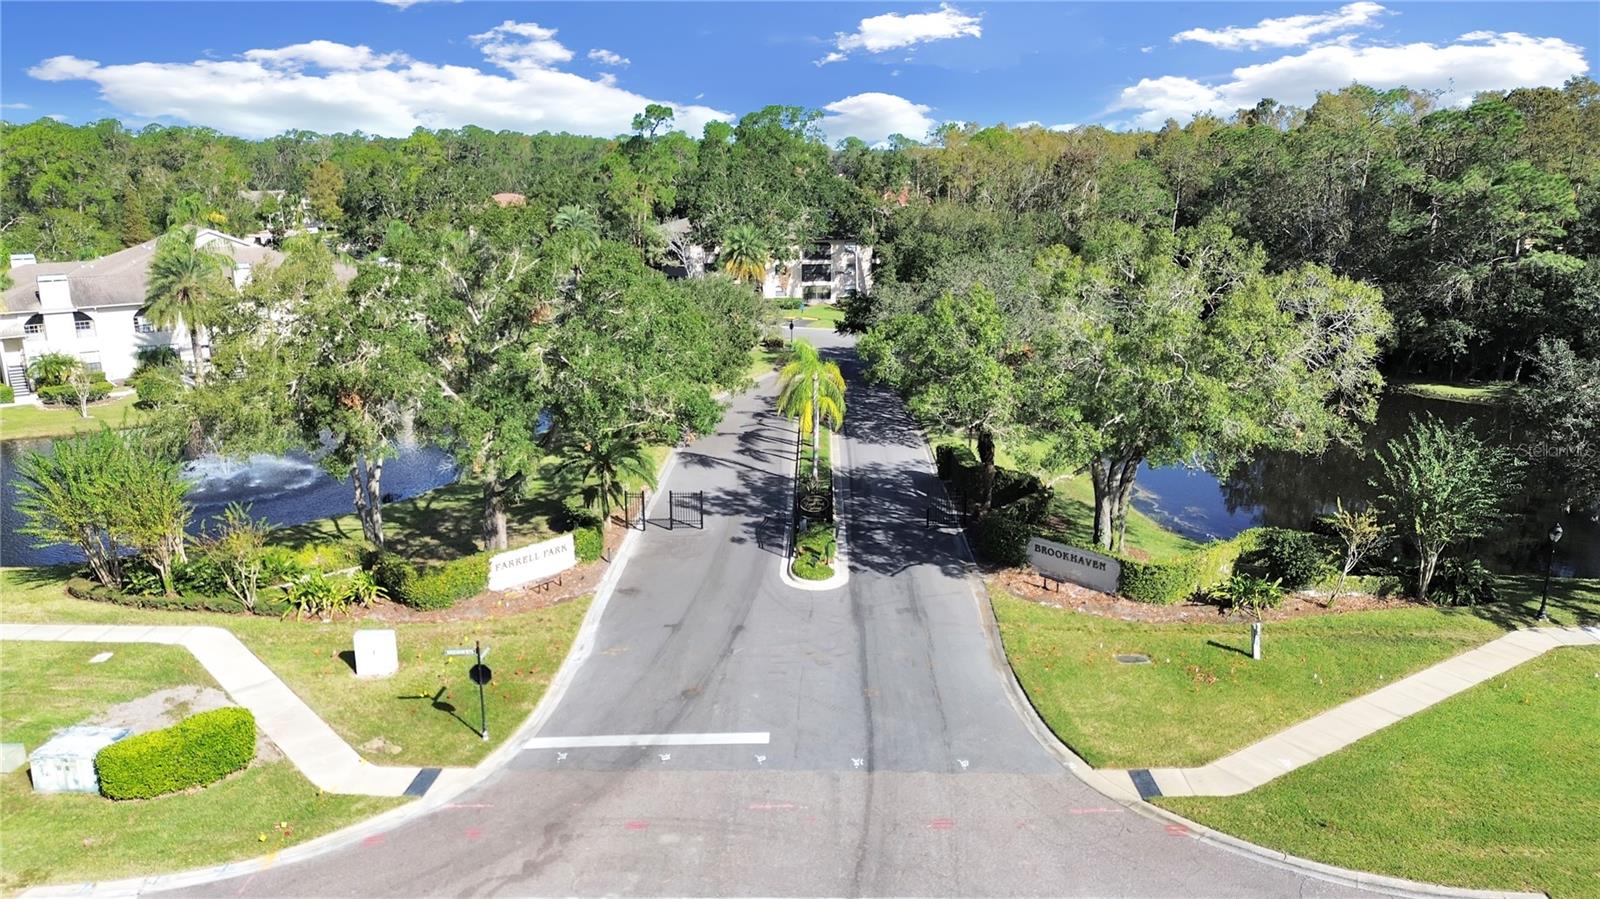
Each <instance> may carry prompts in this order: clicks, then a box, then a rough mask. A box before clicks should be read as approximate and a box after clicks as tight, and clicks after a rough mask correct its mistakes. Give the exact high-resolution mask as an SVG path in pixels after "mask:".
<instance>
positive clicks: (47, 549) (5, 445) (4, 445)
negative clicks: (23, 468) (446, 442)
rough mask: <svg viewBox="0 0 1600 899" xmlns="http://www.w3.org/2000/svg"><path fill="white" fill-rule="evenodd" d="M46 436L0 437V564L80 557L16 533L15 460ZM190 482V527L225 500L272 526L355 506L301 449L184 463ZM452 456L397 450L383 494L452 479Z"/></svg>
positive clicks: (344, 487) (393, 495)
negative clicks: (33, 438) (245, 506)
mask: <svg viewBox="0 0 1600 899" xmlns="http://www.w3.org/2000/svg"><path fill="white" fill-rule="evenodd" d="M51 445H52V441H49V440H0V565H53V564H59V563H62V562H74V561H78V560H81V559H82V558H83V555H82V553H80V552H78V550H77V549H75V548H73V547H71V546H65V545H55V546H44V547H40V546H35V545H34V542H33V538H31V537H27V536H24V535H22V534H19V533H18V532H17V529H18V528H19V527H21V526H22V524H23V515H22V513H21V512H20V511H19V510H18V509H17V487H16V484H15V483H13V481H14V479H15V472H16V466H17V463H18V461H19V460H20V459H21V458H22V455H23V453H24V452H25V451H27V450H38V451H40V452H48V451H49V449H50V447H51ZM185 469H186V471H187V473H188V477H189V479H190V481H191V482H192V483H193V485H194V486H193V488H192V489H191V490H190V491H189V502H190V504H191V505H193V506H194V519H193V521H192V522H191V524H190V532H191V533H192V532H195V531H197V530H198V529H199V528H200V527H201V526H202V525H203V524H204V523H205V522H207V521H209V520H211V519H212V518H214V517H216V516H217V515H219V514H221V512H222V510H223V509H225V508H226V507H227V506H228V504H229V503H234V502H238V503H245V504H248V505H249V506H250V512H251V514H252V515H254V516H255V517H256V518H265V519H266V520H267V521H269V522H271V523H273V524H275V525H286V526H287V525H297V524H305V523H306V522H308V521H316V520H317V519H319V518H328V517H331V516H334V515H344V514H348V513H350V512H353V511H355V498H354V496H353V493H352V487H351V485H350V479H349V478H348V477H346V478H342V479H335V478H334V477H332V476H330V475H329V474H328V473H327V472H325V471H323V470H322V469H321V468H319V467H318V466H317V464H316V463H315V462H313V461H312V460H311V458H310V457H309V456H307V455H306V454H304V453H295V454H290V455H286V456H264V455H263V456H252V457H251V458H249V459H247V460H233V459H225V458H221V457H214V456H207V457H202V458H200V459H197V460H195V461H194V462H190V463H188V464H187V465H186V466H185ZM455 479H456V466H455V462H454V461H453V460H452V459H451V458H450V456H449V454H447V453H445V452H443V451H442V450H438V449H435V448H433V447H429V446H420V445H419V446H413V447H409V448H402V449H401V450H400V451H399V453H398V454H397V455H396V456H394V457H392V458H390V459H389V460H387V461H386V462H385V463H384V466H383V492H384V493H385V494H386V495H388V496H389V497H390V499H405V498H406V497H410V496H416V495H417V494H419V493H423V492H426V491H428V490H432V489H433V488H435V487H442V486H444V485H445V484H450V483H453V482H454V481H455Z"/></svg>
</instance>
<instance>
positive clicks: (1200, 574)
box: [1117, 528, 1260, 606]
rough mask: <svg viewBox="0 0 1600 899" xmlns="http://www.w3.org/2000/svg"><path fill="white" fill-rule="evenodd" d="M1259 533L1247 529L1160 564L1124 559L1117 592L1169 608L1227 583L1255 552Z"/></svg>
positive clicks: (1138, 600) (1130, 597) (1135, 599)
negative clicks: (1246, 556) (1245, 556)
mask: <svg viewBox="0 0 1600 899" xmlns="http://www.w3.org/2000/svg"><path fill="white" fill-rule="evenodd" d="M1259 535H1260V531H1259V530H1257V529H1254V528H1252V529H1250V530H1247V531H1244V532H1242V533H1240V534H1239V535H1238V536H1236V537H1234V538H1233V539H1231V540H1218V541H1215V542H1213V543H1208V544H1206V545H1205V546H1202V547H1200V548H1199V549H1197V550H1195V551H1194V552H1192V553H1189V554H1187V555H1184V556H1181V557H1179V558H1177V559H1171V560H1164V561H1160V562H1150V561H1139V560H1135V559H1128V558H1124V559H1122V560H1121V562H1122V577H1121V579H1120V580H1119V581H1118V587H1117V592H1118V593H1120V594H1122V595H1123V596H1125V597H1127V598H1128V599H1131V600H1134V601H1135V602H1147V603H1152V604H1154V605H1161V606H1170V605H1172V604H1174V603H1180V602H1183V601H1184V600H1186V599H1188V598H1189V597H1191V596H1193V595H1194V594H1196V593H1200V592H1202V591H1205V590H1208V589H1210V588H1212V587H1214V586H1216V585H1217V584H1220V583H1222V582H1223V581H1225V580H1227V578H1228V577H1229V575H1231V574H1232V573H1233V569H1234V565H1235V563H1236V562H1237V561H1238V559H1239V557H1240V556H1241V555H1242V554H1244V553H1246V552H1249V551H1250V550H1252V549H1254V548H1255V544H1256V540H1257V539H1258V538H1259Z"/></svg>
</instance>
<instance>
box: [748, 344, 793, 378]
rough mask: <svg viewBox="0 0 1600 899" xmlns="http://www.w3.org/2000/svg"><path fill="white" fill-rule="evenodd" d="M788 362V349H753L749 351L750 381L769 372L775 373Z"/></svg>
mask: <svg viewBox="0 0 1600 899" xmlns="http://www.w3.org/2000/svg"><path fill="white" fill-rule="evenodd" d="M788 361H789V349H788V347H781V348H779V349H775V350H769V349H765V348H763V347H759V346H758V347H755V348H754V349H752V350H750V371H749V375H750V378H751V380H754V379H756V378H759V377H761V376H762V375H765V374H767V373H769V372H774V371H777V370H778V369H780V368H782V367H783V366H784V363H786V362H788Z"/></svg>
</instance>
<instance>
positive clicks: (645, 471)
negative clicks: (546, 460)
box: [564, 431, 656, 521]
mask: <svg viewBox="0 0 1600 899" xmlns="http://www.w3.org/2000/svg"><path fill="white" fill-rule="evenodd" d="M564 455H565V456H566V458H567V462H568V464H569V465H570V466H571V467H570V468H569V469H568V470H569V471H571V472H572V474H573V475H574V476H575V477H576V478H577V479H578V482H579V483H580V484H582V485H583V501H584V504H585V505H586V506H590V507H593V506H594V504H595V501H596V500H598V501H599V502H600V520H601V521H607V520H609V519H610V518H611V504H612V502H618V503H620V502H623V501H624V500H625V499H626V498H627V491H626V489H625V488H626V487H627V485H628V482H629V481H638V482H640V483H642V484H645V485H647V486H649V487H652V488H653V487H655V485H656V472H655V464H654V462H653V461H652V460H651V459H650V454H649V453H647V452H645V449H644V447H643V446H642V445H640V443H639V442H638V441H637V440H635V439H634V438H633V437H632V435H630V434H625V433H620V432H616V431H613V432H610V433H607V434H603V435H600V436H598V437H592V438H582V437H580V438H576V439H574V440H572V441H570V442H569V443H568V444H567V447H566V451H565V453H564Z"/></svg>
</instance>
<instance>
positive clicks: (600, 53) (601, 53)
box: [589, 47, 633, 66]
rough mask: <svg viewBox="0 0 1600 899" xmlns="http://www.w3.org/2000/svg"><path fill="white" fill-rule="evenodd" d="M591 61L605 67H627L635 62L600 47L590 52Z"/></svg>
mask: <svg viewBox="0 0 1600 899" xmlns="http://www.w3.org/2000/svg"><path fill="white" fill-rule="evenodd" d="M589 59H590V60H591V61H593V62H597V63H599V64H601V65H603V66H625V65H629V64H631V63H632V62H633V60H631V59H629V58H628V57H626V56H623V55H622V54H621V53H613V52H611V51H610V50H605V49H602V48H600V47H596V48H595V49H593V50H590V51H589Z"/></svg>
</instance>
